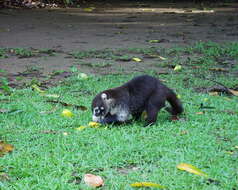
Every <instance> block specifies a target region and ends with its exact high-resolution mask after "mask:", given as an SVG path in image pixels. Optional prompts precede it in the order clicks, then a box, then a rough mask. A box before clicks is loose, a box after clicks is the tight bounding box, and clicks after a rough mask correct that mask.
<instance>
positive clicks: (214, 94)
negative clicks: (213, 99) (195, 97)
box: [209, 92, 219, 96]
mask: <svg viewBox="0 0 238 190" xmlns="http://www.w3.org/2000/svg"><path fill="white" fill-rule="evenodd" d="M209 95H210V96H218V95H219V93H218V92H209Z"/></svg>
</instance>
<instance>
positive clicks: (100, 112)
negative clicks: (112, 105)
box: [93, 106, 105, 116]
mask: <svg viewBox="0 0 238 190" xmlns="http://www.w3.org/2000/svg"><path fill="white" fill-rule="evenodd" d="M93 112H94V115H96V116H100V115H104V114H105V108H104V107H102V106H101V107H95V108H94V110H93Z"/></svg>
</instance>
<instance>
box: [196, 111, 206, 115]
mask: <svg viewBox="0 0 238 190" xmlns="http://www.w3.org/2000/svg"><path fill="white" fill-rule="evenodd" d="M196 114H197V115H202V114H204V112H202V111H200V112H197V113H196Z"/></svg>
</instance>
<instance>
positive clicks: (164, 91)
mask: <svg viewBox="0 0 238 190" xmlns="http://www.w3.org/2000/svg"><path fill="white" fill-rule="evenodd" d="M166 101H168V102H169V103H170V105H171V107H170V108H168V109H166V110H167V111H168V112H170V113H171V114H172V116H177V115H178V114H180V113H182V112H183V107H182V104H181V102H180V100H179V99H178V98H177V96H176V94H175V93H174V92H173V91H172V90H171V89H170V88H168V87H167V86H165V85H164V84H163V83H162V82H161V81H159V80H158V79H156V78H154V77H152V76H149V75H142V76H138V77H135V78H133V79H132V80H130V81H129V82H127V83H125V84H123V85H122V86H119V87H116V88H112V89H108V90H105V91H102V92H100V93H99V94H97V95H96V96H95V98H94V99H93V101H92V112H93V116H92V117H93V118H92V119H93V121H95V122H100V123H104V124H109V123H123V122H126V121H128V120H129V119H130V117H131V116H132V117H133V118H134V119H139V118H140V116H141V114H142V112H143V111H146V113H147V119H146V124H145V126H148V125H151V124H153V123H155V122H156V120H157V114H158V112H159V111H160V109H161V108H163V107H164V106H165V102H166Z"/></svg>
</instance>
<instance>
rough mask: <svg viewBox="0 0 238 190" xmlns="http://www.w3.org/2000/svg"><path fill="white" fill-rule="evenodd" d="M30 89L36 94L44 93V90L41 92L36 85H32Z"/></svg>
mask: <svg viewBox="0 0 238 190" xmlns="http://www.w3.org/2000/svg"><path fill="white" fill-rule="evenodd" d="M31 87H32V88H33V89H34V90H35V91H37V92H39V93H45V91H44V90H41V89H40V88H39V86H37V85H36V84H33V85H32V86H31Z"/></svg>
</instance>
